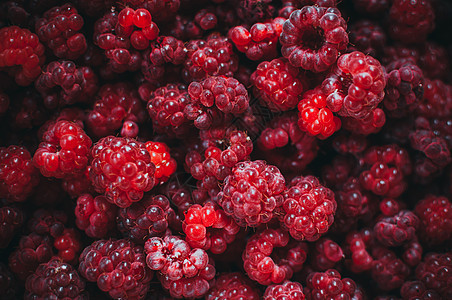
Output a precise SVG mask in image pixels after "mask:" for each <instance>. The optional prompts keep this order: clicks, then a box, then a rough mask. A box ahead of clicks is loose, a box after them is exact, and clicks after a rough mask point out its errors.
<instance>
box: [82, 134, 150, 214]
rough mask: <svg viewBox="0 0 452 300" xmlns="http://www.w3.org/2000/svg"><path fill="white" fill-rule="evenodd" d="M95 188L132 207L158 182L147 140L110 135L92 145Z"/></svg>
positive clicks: (91, 176)
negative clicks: (143, 141)
mask: <svg viewBox="0 0 452 300" xmlns="http://www.w3.org/2000/svg"><path fill="white" fill-rule="evenodd" d="M91 156H92V161H91V169H90V172H89V174H90V178H91V182H92V183H93V186H94V189H95V190H96V191H97V192H98V193H101V194H104V195H105V197H106V198H107V200H108V201H110V202H111V203H114V204H116V205H117V206H119V207H122V208H124V207H129V206H130V205H131V204H132V203H133V202H137V201H139V200H141V198H143V193H144V192H148V191H149V190H151V189H152V188H153V187H154V185H155V177H154V173H155V165H154V164H153V163H152V161H151V156H150V154H149V152H148V151H147V149H146V146H145V144H144V143H141V142H138V141H135V140H132V139H128V138H120V137H113V136H107V137H104V138H102V139H100V140H99V142H97V144H96V145H94V147H93V148H92V149H91Z"/></svg>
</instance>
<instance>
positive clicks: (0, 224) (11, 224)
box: [0, 206, 24, 248]
mask: <svg viewBox="0 0 452 300" xmlns="http://www.w3.org/2000/svg"><path fill="white" fill-rule="evenodd" d="M23 222H24V213H23V212H22V210H20V209H19V208H16V207H13V206H3V207H2V208H0V248H6V247H8V245H9V243H10V242H11V239H12V238H13V237H14V235H15V234H16V233H17V231H18V230H19V229H20V228H21V227H22V224H23Z"/></svg>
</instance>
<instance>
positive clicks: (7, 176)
mask: <svg viewBox="0 0 452 300" xmlns="http://www.w3.org/2000/svg"><path fill="white" fill-rule="evenodd" d="M38 182H39V176H38V172H37V169H36V168H35V167H34V166H33V163H32V160H31V155H30V152H28V150H27V149H26V148H24V147H21V146H14V145H11V146H9V147H8V148H4V147H0V194H1V195H2V197H5V198H7V199H8V200H11V201H24V200H25V199H26V198H27V197H28V196H30V194H31V193H32V192H33V190H34V187H35V186H36V185H37V184H38Z"/></svg>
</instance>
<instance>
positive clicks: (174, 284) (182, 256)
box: [144, 235, 215, 298]
mask: <svg viewBox="0 0 452 300" xmlns="http://www.w3.org/2000/svg"><path fill="white" fill-rule="evenodd" d="M144 249H145V251H146V263H147V265H148V267H149V268H150V269H151V270H156V271H159V273H157V274H158V278H159V280H160V282H161V283H162V285H163V287H164V288H165V289H167V290H169V292H170V294H171V296H172V297H174V298H184V297H185V298H199V297H202V296H204V295H205V294H206V293H207V291H208V290H209V289H210V288H211V287H212V286H213V283H214V282H213V279H214V277H215V267H214V266H213V265H212V263H211V262H210V259H209V256H208V255H207V253H206V252H205V251H204V250H202V249H199V248H191V247H190V246H189V245H188V243H187V242H186V241H184V240H182V239H181V238H179V237H177V236H173V235H167V236H165V237H164V238H159V237H153V238H150V239H149V240H147V241H146V243H145V245H144Z"/></svg>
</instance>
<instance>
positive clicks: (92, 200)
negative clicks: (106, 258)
mask: <svg viewBox="0 0 452 300" xmlns="http://www.w3.org/2000/svg"><path fill="white" fill-rule="evenodd" d="M116 210H117V207H116V206H115V205H114V204H112V203H110V202H108V200H107V198H105V197H104V196H96V197H93V196H92V195H90V194H83V195H80V196H79V197H78V198H77V205H76V207H75V217H76V219H75V223H76V224H77V227H78V228H79V229H81V230H83V231H85V233H86V235H87V236H89V237H92V238H104V237H106V236H107V234H108V233H109V232H110V231H111V230H112V229H113V228H114V227H115V224H116V222H115V220H116Z"/></svg>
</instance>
